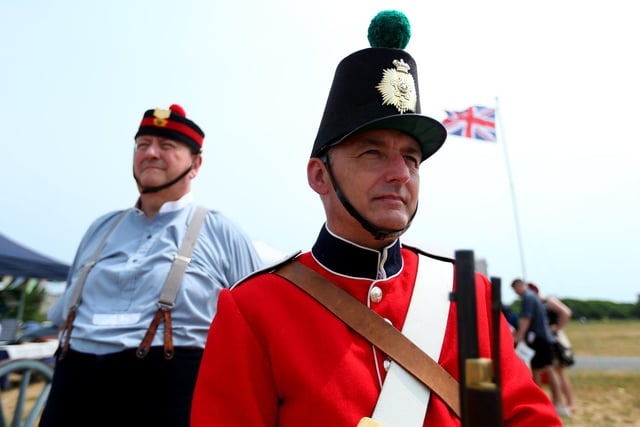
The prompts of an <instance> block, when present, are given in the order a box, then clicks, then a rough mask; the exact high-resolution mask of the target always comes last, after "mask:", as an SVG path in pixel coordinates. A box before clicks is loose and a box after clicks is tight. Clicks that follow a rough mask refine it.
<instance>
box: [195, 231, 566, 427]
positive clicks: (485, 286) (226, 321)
mask: <svg viewBox="0 0 640 427" xmlns="http://www.w3.org/2000/svg"><path fill="white" fill-rule="evenodd" d="M332 239H334V237H333V236H327V233H326V230H325V229H324V228H323V232H321V236H320V237H319V241H318V242H317V243H316V245H315V246H314V249H313V250H312V252H308V253H305V254H302V255H301V256H300V257H299V258H298V260H299V261H300V262H302V263H303V264H305V265H307V266H309V267H311V268H313V269H314V270H316V271H318V272H319V273H321V274H322V275H324V276H325V277H327V278H328V279H330V280H331V281H332V282H334V283H335V284H336V285H337V286H339V287H341V288H342V289H344V290H346V291H347V292H349V293H350V294H351V295H353V296H354V297H356V298H357V299H358V300H359V301H361V302H362V303H364V304H367V300H368V295H369V289H370V286H371V284H372V282H374V281H375V285H376V286H378V287H379V288H381V290H382V295H383V298H382V300H381V301H380V302H379V303H373V302H371V303H370V305H371V309H372V310H374V311H376V312H377V313H378V314H379V315H380V316H382V317H383V318H386V319H388V320H389V321H391V323H392V324H393V325H394V326H396V327H397V328H398V329H402V326H403V323H404V319H405V316H406V313H407V310H408V306H409V301H410V298H411V293H412V291H413V286H414V283H415V278H416V272H417V263H418V259H419V258H418V254H417V253H415V252H414V251H413V250H411V249H409V248H406V247H403V248H402V249H400V244H399V242H396V244H394V245H392V247H390V248H387V249H388V250H389V254H391V255H389V254H387V253H386V251H385V253H384V254H380V252H378V251H370V252H372V253H375V259H377V260H379V261H378V262H377V263H375V264H380V260H382V261H384V260H385V259H387V260H392V261H393V262H394V263H395V264H396V267H395V268H394V269H392V270H390V271H389V272H390V273H392V274H391V275H390V276H389V277H388V278H384V279H379V280H373V279H371V278H365V277H362V276H361V275H360V276H354V275H344V274H337V272H336V270H343V269H344V268H346V269H348V270H349V271H350V272H351V273H353V271H362V272H365V271H366V269H364V270H360V269H359V267H358V266H357V265H358V264H360V263H361V262H362V261H364V260H365V259H366V258H369V260H370V259H371V255H372V253H369V254H366V255H365V257H364V258H359V257H358V256H355V257H354V256H353V255H354V253H353V250H355V251H362V250H363V249H362V248H355V247H352V248H348V250H347V252H345V253H344V254H342V255H344V256H342V255H341V249H344V245H345V242H344V241H342V242H341V243H340V245H341V246H342V248H334V249H335V250H334V251H326V250H323V248H324V249H326V248H327V246H326V244H325V243H326V242H327V240H329V241H331V240H332ZM321 241H322V242H323V243H321V244H319V242H321ZM312 254H313V255H312ZM317 257H320V258H325V257H328V259H331V260H332V261H331V262H330V263H331V264H332V265H331V266H332V267H333V268H335V269H332V270H328V269H327V268H324V267H323V265H324V266H325V267H326V264H320V263H319V262H318V261H317V259H316V258H317ZM352 264H356V267H353V265H352ZM381 264H384V262H382V263H381ZM354 268H355V270H354ZM376 268H378V266H377V265H374V266H373V269H374V270H375V269H376ZM358 274H362V273H358ZM367 275H368V274H367ZM374 277H375V275H374ZM422 285H423V286H424V285H426V286H428V283H426V284H422ZM477 286H478V292H477V301H478V309H477V310H478V324H479V326H480V328H481V329H480V331H479V337H480V342H479V350H480V356H482V357H490V355H491V353H490V349H491V341H490V336H491V329H490V327H491V324H490V318H491V317H490V316H491V295H490V284H489V282H488V280H487V279H486V277H484V276H481V275H477ZM446 304H451V307H450V310H449V316H448V320H447V326H446V331H445V336H444V342H443V347H442V350H441V353H440V360H439V363H440V365H442V366H443V367H444V368H445V369H446V370H447V371H448V372H449V373H451V375H453V376H454V377H455V378H458V357H457V356H458V343H457V336H458V333H457V327H458V326H457V321H456V319H457V314H456V305H455V304H453V303H449V302H446ZM424 330H425V333H428V332H429V328H428V325H425V328H424ZM501 331H502V336H501V368H502V379H503V381H502V388H503V412H504V414H503V415H504V419H505V426H506V427H511V426H522V427H525V426H531V427H540V426H545V427H548V426H561V425H562V423H561V422H560V420H559V418H558V417H557V415H556V413H555V409H554V407H553V405H552V404H551V402H550V400H549V398H548V397H547V395H546V394H545V393H544V391H542V390H541V389H540V388H539V387H538V386H537V385H536V384H535V383H534V382H533V380H532V377H531V373H530V371H529V368H528V367H527V366H526V365H525V364H524V363H523V362H522V361H521V360H520V359H519V358H518V356H517V355H516V354H515V352H514V350H513V340H512V338H511V333H510V330H509V327H508V325H507V323H506V321H505V320H504V319H503V325H501ZM374 351H375V352H376V356H377V357H376V358H374ZM385 359H386V355H384V354H382V353H380V351H379V350H377V349H376V350H374V349H372V345H371V344H370V343H369V342H367V341H366V340H365V339H363V338H362V337H361V336H359V335H358V334H357V333H355V332H353V331H352V330H351V329H350V328H349V327H348V326H346V325H345V324H344V323H343V322H342V321H341V320H339V319H338V318H336V317H335V316H334V315H333V314H331V313H330V312H329V311H327V309H326V308H324V307H323V306H321V305H320V304H319V303H318V302H316V301H315V300H314V299H313V298H312V297H310V296H309V295H307V294H306V293H305V292H304V291H302V290H301V289H299V288H298V287H297V286H295V285H293V284H291V283H290V282H288V281H287V280H286V279H284V278H282V277H280V276H277V275H275V274H269V273H261V274H258V275H256V276H253V277H250V278H248V279H247V280H246V281H244V282H242V283H241V284H239V285H238V286H236V287H234V288H233V289H232V290H231V291H229V290H223V291H222V292H221V293H220V299H219V303H218V312H217V315H216V317H215V319H214V321H213V323H212V325H211V329H210V332H209V337H208V340H207V345H206V348H205V351H204V356H203V359H202V362H201V366H200V372H199V376H198V381H197V384H196V388H195V392H194V398H193V406H192V412H191V426H192V427H204V426H237V427H249V426H251V427H258V426H265V427H273V426H280V427H289V426H291V427H294V426H295V427H300V426H305V427H313V426H318V427H341V426H345V427H346V426H349V427H355V426H356V425H357V424H358V422H359V421H360V419H361V418H363V417H366V416H371V414H372V412H373V409H374V407H375V405H376V401H377V399H378V394H379V393H380V380H379V379H378V374H377V371H378V372H380V375H381V376H382V378H381V380H383V379H384V375H385V368H384V361H385ZM376 361H377V369H376ZM459 425H460V420H459V419H458V418H457V417H456V415H455V414H453V413H452V412H451V411H450V410H449V409H448V407H447V406H446V405H445V404H444V403H443V402H442V401H441V400H440V399H439V398H438V397H437V396H435V395H434V394H432V395H431V400H430V403H429V407H428V411H427V415H426V417H425V421H424V426H438V427H444V426H459Z"/></svg>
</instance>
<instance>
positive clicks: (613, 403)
mask: <svg viewBox="0 0 640 427" xmlns="http://www.w3.org/2000/svg"><path fill="white" fill-rule="evenodd" d="M565 332H566V333H567V335H568V336H569V339H570V340H571V343H572V344H573V350H574V353H575V354H576V355H577V356H578V357H579V356H626V357H640V321H597V322H596V321H593V322H586V323H580V322H578V321H572V322H570V323H569V325H568V326H567V327H566V328H565ZM567 372H568V374H569V378H570V379H571V382H572V384H573V391H574V394H575V397H576V410H575V411H574V413H573V416H572V417H571V418H564V419H563V421H564V425H566V426H573V427H623V426H634V427H640V371H638V372H615V371H606V372H599V371H578V370H573V369H571V368H569V369H568V371H567Z"/></svg>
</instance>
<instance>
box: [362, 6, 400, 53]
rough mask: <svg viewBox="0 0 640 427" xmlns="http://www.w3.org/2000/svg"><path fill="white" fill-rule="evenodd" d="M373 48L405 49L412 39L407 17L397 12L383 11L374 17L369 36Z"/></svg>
mask: <svg viewBox="0 0 640 427" xmlns="http://www.w3.org/2000/svg"><path fill="white" fill-rule="evenodd" d="M367 38H368V39H369V44H370V45H371V47H386V48H394V49H404V48H405V47H406V46H407V44H408V43H409V39H410V38H411V25H410V24H409V19H408V18H407V17H406V15H405V14H404V13H402V12H400V11H397V10H383V11H381V12H378V14H377V15H376V16H374V17H373V19H372V20H371V23H370V24H369V31H368V34H367Z"/></svg>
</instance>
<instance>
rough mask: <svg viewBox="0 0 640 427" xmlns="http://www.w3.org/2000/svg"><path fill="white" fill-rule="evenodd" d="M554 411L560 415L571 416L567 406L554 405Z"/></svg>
mask: <svg viewBox="0 0 640 427" xmlns="http://www.w3.org/2000/svg"><path fill="white" fill-rule="evenodd" d="M556 412H557V413H558V415H559V416H561V417H571V409H570V408H569V407H568V406H560V405H558V406H556Z"/></svg>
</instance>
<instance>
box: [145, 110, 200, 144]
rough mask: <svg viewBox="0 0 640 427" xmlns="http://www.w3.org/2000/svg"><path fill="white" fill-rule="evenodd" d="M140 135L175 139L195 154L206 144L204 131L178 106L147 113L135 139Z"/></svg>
mask: <svg viewBox="0 0 640 427" xmlns="http://www.w3.org/2000/svg"><path fill="white" fill-rule="evenodd" d="M140 135H154V136H161V137H163V138H168V139H173V140H174V141H178V142H182V143H183V144H186V145H188V146H189V147H190V148H191V149H192V150H193V152H194V153H200V152H201V151H202V143H203V142H204V132H203V131H202V129H200V127H199V126H198V125H197V124H195V122H193V121H191V120H189V119H188V118H187V114H186V113H185V111H184V108H182V107H181V106H180V105H178V104H172V105H171V106H170V107H169V109H168V110H163V109H161V108H156V109H154V110H147V111H145V113H144V116H142V120H141V121H140V128H139V129H138V132H137V133H136V136H135V137H134V139H135V138H137V137H139V136H140Z"/></svg>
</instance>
